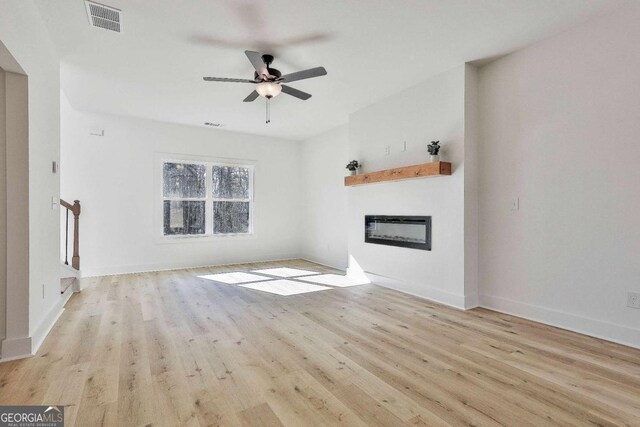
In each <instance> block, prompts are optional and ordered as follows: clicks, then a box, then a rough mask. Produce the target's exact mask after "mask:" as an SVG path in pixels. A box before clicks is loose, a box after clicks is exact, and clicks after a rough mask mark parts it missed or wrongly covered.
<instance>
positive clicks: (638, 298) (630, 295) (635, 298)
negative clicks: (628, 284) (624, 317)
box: [627, 292, 640, 308]
mask: <svg viewBox="0 0 640 427" xmlns="http://www.w3.org/2000/svg"><path fill="white" fill-rule="evenodd" d="M627 307H631V308H640V292H627Z"/></svg>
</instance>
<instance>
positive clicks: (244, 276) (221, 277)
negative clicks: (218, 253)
mask: <svg viewBox="0 0 640 427" xmlns="http://www.w3.org/2000/svg"><path fill="white" fill-rule="evenodd" d="M198 277H199V278H201V279H206V280H214V281H216V282H221V283H226V284H227V285H237V284H238V283H251V282H259V281H261V280H271V277H266V276H259V275H257V274H251V273H243V272H241V271H236V272H233V273H219V274H207V275H204V276H198Z"/></svg>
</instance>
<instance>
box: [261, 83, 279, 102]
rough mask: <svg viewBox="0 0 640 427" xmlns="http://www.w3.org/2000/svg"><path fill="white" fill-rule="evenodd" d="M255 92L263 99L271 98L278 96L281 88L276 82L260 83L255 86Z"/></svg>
mask: <svg viewBox="0 0 640 427" xmlns="http://www.w3.org/2000/svg"><path fill="white" fill-rule="evenodd" d="M256 92H258V94H259V95H260V96H264V97H265V98H273V97H274V96H278V95H280V92H282V86H280V85H279V84H278V83H276V82H262V83H258V84H257V85H256Z"/></svg>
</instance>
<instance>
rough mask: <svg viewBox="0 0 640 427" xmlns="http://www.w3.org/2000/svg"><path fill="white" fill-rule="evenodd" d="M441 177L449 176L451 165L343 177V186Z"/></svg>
mask: <svg viewBox="0 0 640 427" xmlns="http://www.w3.org/2000/svg"><path fill="white" fill-rule="evenodd" d="M442 175H451V163H449V162H433V163H423V164H421V165H413V166H405V167H402V168H395V169H387V170H383V171H377V172H369V173H363V174H362V175H353V176H345V177H344V185H345V186H347V187H349V186H352V185H362V184H371V183H374V182H384V181H398V180H401V179H411V178H422V177H425V176H442Z"/></svg>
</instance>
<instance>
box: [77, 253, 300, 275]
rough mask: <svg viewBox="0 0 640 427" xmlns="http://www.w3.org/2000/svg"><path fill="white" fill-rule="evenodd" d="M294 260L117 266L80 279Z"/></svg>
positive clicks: (285, 256) (289, 257)
mask: <svg viewBox="0 0 640 427" xmlns="http://www.w3.org/2000/svg"><path fill="white" fill-rule="evenodd" d="M294 259H301V258H300V257H299V256H298V255H297V254H296V255H290V254H283V255H276V257H275V258H268V259H258V260H247V261H234V262H221V263H219V264H216V263H210V264H192V265H183V264H180V265H167V264H138V265H119V266H112V267H99V268H90V269H87V270H82V277H83V278H87V277H101V276H115V275H118V274H132V273H150V272H155V271H172V270H183V269H188V268H207V267H223V266H227V265H237V264H251V263H258V262H277V261H289V260H294Z"/></svg>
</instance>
